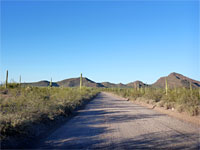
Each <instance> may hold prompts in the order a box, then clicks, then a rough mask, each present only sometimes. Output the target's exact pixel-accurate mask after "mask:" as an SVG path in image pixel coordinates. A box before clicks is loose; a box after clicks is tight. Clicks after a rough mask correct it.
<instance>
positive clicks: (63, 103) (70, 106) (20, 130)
mask: <svg viewBox="0 0 200 150" xmlns="http://www.w3.org/2000/svg"><path fill="white" fill-rule="evenodd" d="M4 90H5V89H4V88H1V89H0V91H4ZM98 92H99V90H97V89H92V88H85V87H83V88H82V89H81V90H80V89H79V88H57V87H52V88H47V87H22V88H18V87H14V88H8V93H7V94H1V95H0V110H1V111H0V132H1V138H6V137H7V136H9V135H11V134H12V135H16V133H17V134H27V131H28V128H29V126H30V124H32V123H34V122H37V123H39V122H45V121H48V120H54V119H55V118H56V117H57V116H60V115H65V116H67V115H69V114H70V113H71V112H72V111H73V110H74V109H75V108H77V107H78V106H80V105H81V104H82V103H83V101H84V100H87V99H90V98H92V97H93V96H95V95H96V94H97V93H98Z"/></svg>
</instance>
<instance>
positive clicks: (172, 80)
mask: <svg viewBox="0 0 200 150" xmlns="http://www.w3.org/2000/svg"><path fill="white" fill-rule="evenodd" d="M165 78H166V79H167V83H168V86H169V88H174V87H187V88H188V87H189V86H190V83H191V85H192V87H193V88H197V87H200V81H196V80H193V79H191V78H188V77H186V76H183V75H181V74H179V73H175V72H173V73H171V74H169V75H168V76H165V77H161V78H160V79H158V80H157V81H156V82H155V83H153V84H151V85H148V84H145V83H143V82H142V81H138V80H137V81H135V82H131V83H128V84H122V83H119V84H115V83H110V82H102V83H96V82H94V81H92V80H90V79H88V78H85V77H83V86H87V87H104V88H136V87H146V86H152V87H159V88H165ZM49 84H50V82H49V81H46V80H43V81H39V82H32V83H23V85H30V86H44V87H46V86H49ZM52 86H54V87H59V86H63V87H79V86H80V78H79V77H78V78H70V79H65V80H62V81H58V82H52Z"/></svg>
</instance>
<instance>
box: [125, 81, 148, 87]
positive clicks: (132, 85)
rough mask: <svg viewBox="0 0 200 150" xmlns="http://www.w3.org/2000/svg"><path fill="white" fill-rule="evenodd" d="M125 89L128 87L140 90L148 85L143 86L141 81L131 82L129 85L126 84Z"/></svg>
mask: <svg viewBox="0 0 200 150" xmlns="http://www.w3.org/2000/svg"><path fill="white" fill-rule="evenodd" d="M126 86H127V87H130V88H138V87H139V88H141V87H145V86H149V85H148V84H145V83H143V82H142V81H138V80H137V81H135V82H131V83H128V84H126Z"/></svg>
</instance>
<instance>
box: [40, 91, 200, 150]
mask: <svg viewBox="0 0 200 150" xmlns="http://www.w3.org/2000/svg"><path fill="white" fill-rule="evenodd" d="M199 134H200V130H199V128H198V127H197V126H194V125H192V124H189V123H186V122H182V121H179V120H177V119H175V118H172V117H169V116H167V115H164V114H160V113H158V112H156V111H154V110H151V109H148V108H145V107H142V106H139V105H136V104H133V103H132V102H129V101H125V100H122V99H120V98H119V97H114V96H112V95H110V94H107V93H100V94H99V96H98V97H97V98H95V99H94V100H92V101H91V102H90V103H89V104H88V105H87V106H86V107H85V109H83V110H80V112H79V114H78V115H77V116H75V117H73V118H72V119H71V120H69V121H68V122H66V123H65V124H64V125H63V126H62V127H60V128H59V129H57V130H56V131H55V132H53V133H52V134H51V135H50V136H49V137H47V138H46V139H44V140H42V141H41V143H40V144H39V148H47V149H51V148H53V149H120V150H121V149H181V150H182V149H200V147H199V143H200V142H199V140H200V136H199Z"/></svg>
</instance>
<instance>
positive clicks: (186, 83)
mask: <svg viewBox="0 0 200 150" xmlns="http://www.w3.org/2000/svg"><path fill="white" fill-rule="evenodd" d="M165 79H167V84H168V86H169V87H170V88H175V87H186V88H189V87H190V83H191V86H192V87H193V88H197V87H200V81H197V80H193V79H191V78H188V77H186V76H183V75H182V74H179V73H175V72H173V73H170V74H169V75H168V76H165V77H161V78H160V79H158V80H157V81H156V82H155V83H154V84H152V86H154V87H160V88H164V87H165Z"/></svg>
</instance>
